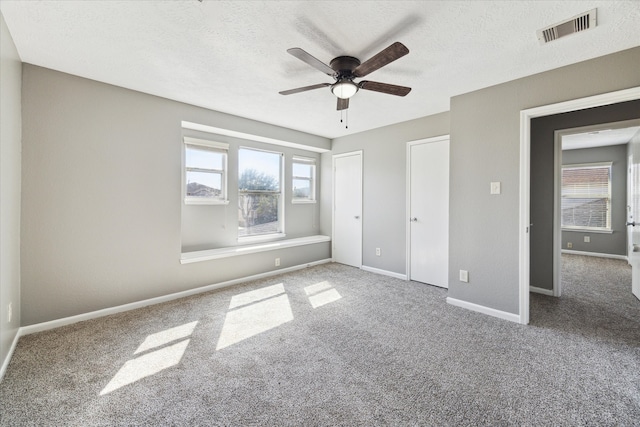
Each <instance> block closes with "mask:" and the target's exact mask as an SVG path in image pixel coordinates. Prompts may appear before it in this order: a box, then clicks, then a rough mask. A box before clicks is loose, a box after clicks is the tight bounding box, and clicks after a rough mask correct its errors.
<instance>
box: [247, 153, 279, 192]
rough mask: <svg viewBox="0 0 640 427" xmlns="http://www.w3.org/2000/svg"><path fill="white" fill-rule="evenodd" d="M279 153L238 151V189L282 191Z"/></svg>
mask: <svg viewBox="0 0 640 427" xmlns="http://www.w3.org/2000/svg"><path fill="white" fill-rule="evenodd" d="M281 158H282V156H281V155H280V154H279V153H269V152H266V151H257V150H248V149H240V150H239V151H238V173H239V181H238V189H239V190H241V191H242V190H262V191H265V190H266V191H280V163H281Z"/></svg>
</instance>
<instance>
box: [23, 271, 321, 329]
mask: <svg viewBox="0 0 640 427" xmlns="http://www.w3.org/2000/svg"><path fill="white" fill-rule="evenodd" d="M328 262H331V259H323V260H320V261H314V262H310V263H306V264H301V265H296V266H293V267H287V268H281V269H279V270H273V271H268V272H266V273H260V274H254V275H253V276H247V277H242V278H239V279H233V280H228V281H226V282H221V283H214V284H212V285H207V286H202V287H200V288H195V289H189V290H187V291H182V292H176V293H173V294H169V295H163V296H161V297H156V298H150V299H146V300H143V301H137V302H132V303H129V304H123V305H119V306H116V307H109V308H105V309H102V310H97V311H92V312H89V313H84V314H78V315H76V316H70V317H64V318H62V319H56V320H51V321H49V322H43V323H36V324H35V325H29V326H23V327H21V328H20V332H19V335H20V336H24V335H29V334H33V333H36V332H42V331H47V330H49V329H54V328H59V327H61V326H66V325H71V324H73V323H77V322H82V321H84V320H90V319H96V318H98V317H104V316H109V315H111V314H116V313H122V312H123V311H129V310H135V309H136V308H142V307H146V306H149V305H154V304H160V303H163V302H167V301H172V300H175V299H178V298H184V297H188V296H191V295H196V294H200V293H203V292H209V291H213V290H215V289H220V288H226V287H228V286H232V285H237V284H238V283H243V282H249V281H251V280H257V279H262V278H265V277H270V276H275V275H278V274H282V273H289V272H291V271H296V270H302V269H303V268H307V267H312V266H314V265H320V264H326V263H328Z"/></svg>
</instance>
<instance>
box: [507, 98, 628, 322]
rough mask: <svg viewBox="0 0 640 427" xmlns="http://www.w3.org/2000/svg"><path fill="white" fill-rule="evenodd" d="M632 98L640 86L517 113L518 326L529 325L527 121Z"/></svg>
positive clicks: (528, 143)
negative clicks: (518, 148)
mask: <svg viewBox="0 0 640 427" xmlns="http://www.w3.org/2000/svg"><path fill="white" fill-rule="evenodd" d="M635 99H640V86H637V87H633V88H629V89H624V90H619V91H615V92H609V93H604V94H600V95H594V96H588V97H585V98H579V99H574V100H571V101H565V102H559V103H556V104H549V105H543V106H540V107H535V108H529V109H525V110H521V111H520V190H519V193H520V201H519V211H520V212H519V231H518V235H519V236H518V240H519V242H518V246H519V250H518V253H519V256H518V258H519V260H518V263H519V266H518V270H519V276H520V277H519V280H518V282H519V298H518V301H519V313H518V322H519V323H521V324H524V325H526V324H528V323H529V292H530V290H529V260H530V248H529V226H530V224H531V223H530V222H529V221H530V183H531V119H534V118H536V117H543V116H549V115H552V114H560V113H567V112H570V111H577V110H583V109H586V108H593V107H600V106H603V105H609V104H617V103H619V102H625V101H633V100H635Z"/></svg>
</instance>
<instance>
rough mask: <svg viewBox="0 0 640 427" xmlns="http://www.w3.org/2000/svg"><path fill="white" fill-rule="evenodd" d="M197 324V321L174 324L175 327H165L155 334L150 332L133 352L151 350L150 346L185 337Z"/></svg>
mask: <svg viewBox="0 0 640 427" xmlns="http://www.w3.org/2000/svg"><path fill="white" fill-rule="evenodd" d="M197 324H198V322H197V321H195V322H191V323H187V324H184V325H182V326H176V327H175V328H171V329H167V330H165V331H162V332H158V333H156V334H151V335H149V336H148V337H147V338H145V340H144V342H143V343H142V344H140V347H138V349H137V350H136V351H135V353H133V354H138V353H142V352H145V351H147V350H151V349H152V348H156V347H160V346H163V345H165V344H169V343H170V342H172V341H176V340H179V339H181V338H186V337H188V336H189V335H191V334H192V333H193V330H194V329H195V328H196V325H197Z"/></svg>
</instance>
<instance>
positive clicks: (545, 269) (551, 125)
mask: <svg viewBox="0 0 640 427" xmlns="http://www.w3.org/2000/svg"><path fill="white" fill-rule="evenodd" d="M638 116H640V100H639V101H629V102H622V103H618V104H612V105H606V106H602V107H597V108H589V109H586V110H579V111H573V112H569V113H563V114H554V115H551V116H546V117H539V118H535V119H533V120H532V121H531V217H530V219H531V223H532V224H534V225H533V228H532V229H531V236H530V250H531V256H530V259H531V263H530V284H531V285H532V286H536V287H539V288H542V289H553V249H554V248H553V215H554V212H553V205H554V200H553V192H554V191H553V185H554V184H553V173H554V171H553V162H554V133H555V131H556V130H562V129H571V128H576V127H582V126H589V125H596V124H604V123H611V122H617V121H624V120H630V119H634V118H637V117H638ZM620 231H621V230H620ZM596 240H598V238H596ZM592 241H593V239H592ZM574 243H575V242H574ZM562 247H563V248H566V246H565V245H563V246H562ZM574 247H575V246H574Z"/></svg>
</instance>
